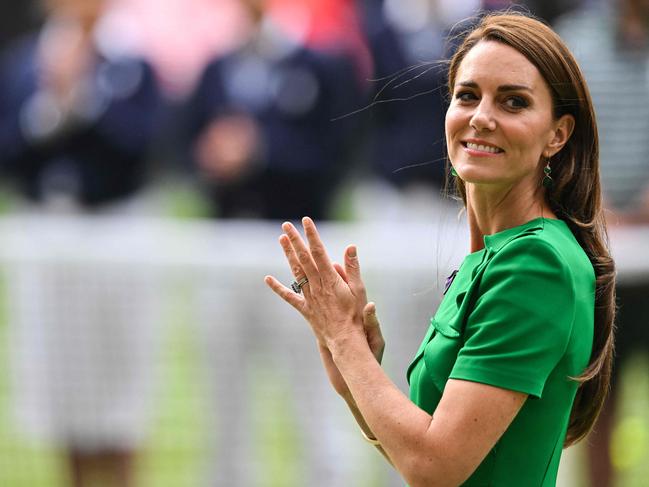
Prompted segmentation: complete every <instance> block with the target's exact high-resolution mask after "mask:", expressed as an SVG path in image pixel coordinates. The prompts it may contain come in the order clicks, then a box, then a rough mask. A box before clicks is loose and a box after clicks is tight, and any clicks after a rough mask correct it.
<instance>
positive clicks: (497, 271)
mask: <svg viewBox="0 0 649 487" xmlns="http://www.w3.org/2000/svg"><path fill="white" fill-rule="evenodd" d="M484 243H485V247H484V249H482V250H479V251H477V252H474V253H471V254H469V255H468V256H467V257H466V258H465V259H464V261H463V262H462V265H461V266H460V268H459V271H458V273H457V275H456V276H455V279H454V281H453V282H452V284H451V285H450V287H449V288H448V290H447V292H446V294H445V296H444V299H443V300H442V303H441V304H440V306H439V309H438V310H437V313H436V314H435V316H434V317H433V318H432V319H431V325H430V328H429V329H428V333H427V334H426V336H425V338H424V340H423V342H422V344H421V346H420V347H419V351H418V352H417V354H416V356H415V358H414V360H413V362H412V364H411V365H410V367H409V368H408V382H409V384H410V398H411V399H412V401H413V402H414V403H415V404H417V405H418V406H419V407H421V408H422V409H424V410H425V411H427V412H429V413H431V414H432V413H433V411H435V408H436V407H437V404H438V403H439V400H440V399H441V397H442V393H443V391H444V386H445V384H446V381H447V380H448V379H449V378H451V379H462V380H468V381H473V382H480V383H484V384H489V385H493V386H497V387H501V388H503V389H509V390H513V391H518V392H523V393H525V394H528V395H529V397H528V399H527V400H526V401H525V404H524V405H523V407H522V409H521V410H520V411H519V413H518V415H517V416H516V418H515V419H514V421H513V422H512V424H511V425H510V426H509V428H508V429H507V431H506V432H505V433H504V434H503V436H502V437H501V438H500V440H499V441H498V442H497V444H496V446H495V447H494V448H493V449H492V450H491V451H490V452H489V454H488V455H487V457H486V458H485V459H484V460H483V462H482V463H481V464H480V465H479V467H478V468H477V470H476V471H475V472H474V473H473V475H471V477H470V478H469V479H468V480H467V481H466V482H465V483H464V484H463V485H464V486H471V487H477V486H481V487H482V486H485V487H486V486H489V487H501V486H502V487H513V486H516V487H527V486H535V487H536V486H543V487H549V486H554V485H555V483H556V477H557V470H558V468H559V459H560V457H561V451H562V446H563V443H564V440H565V436H566V430H567V426H568V419H569V416H570V410H571V408H572V404H573V401H574V397H575V393H576V390H577V383H576V382H575V381H573V380H571V379H570V377H575V376H578V375H579V374H581V373H582V372H583V370H584V369H585V367H586V366H587V364H588V362H589V359H590V354H591V349H592V342H593V323H594V309H595V273H594V271H593V266H592V265H591V263H590V261H589V259H588V257H587V256H586V254H585V252H584V251H583V249H582V248H581V247H580V245H579V244H578V242H577V241H576V239H575V237H574V236H573V234H572V232H571V231H570V229H569V228H568V226H567V225H566V223H565V222H563V221H561V220H554V219H545V218H537V219H535V220H532V221H530V222H528V223H526V224H524V225H521V226H518V227H515V228H510V229H507V230H504V231H502V232H499V233H496V234H493V235H487V236H485V237H484Z"/></svg>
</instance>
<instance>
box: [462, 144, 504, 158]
mask: <svg viewBox="0 0 649 487" xmlns="http://www.w3.org/2000/svg"><path fill="white" fill-rule="evenodd" d="M462 145H463V146H464V147H465V148H466V149H467V152H470V153H472V154H484V155H487V154H500V153H502V152H505V151H504V150H502V149H501V148H500V147H496V146H495V145H487V144H484V143H476V142H468V141H467V142H462Z"/></svg>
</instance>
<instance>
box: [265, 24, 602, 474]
mask: <svg viewBox="0 0 649 487" xmlns="http://www.w3.org/2000/svg"><path fill="white" fill-rule="evenodd" d="M448 83H449V90H450V94H451V102H450V106H449V108H448V112H447V114H446V140H447V148H448V154H449V160H450V163H451V164H452V173H453V174H454V175H456V176H455V177H456V183H457V188H458V190H459V194H460V195H461V197H462V199H463V201H464V204H465V206H466V211H467V216H468V223H469V230H470V236H471V238H470V240H471V241H470V247H471V253H470V254H469V255H468V256H467V257H466V258H465V260H464V262H463V263H462V265H461V267H460V268H459V271H458V272H457V274H456V275H455V278H454V281H453V282H452V283H451V284H450V286H449V287H448V289H447V291H446V294H445V297H444V300H443V301H442V303H441V305H440V307H439V309H438V310H437V313H436V314H435V316H434V318H433V320H432V321H431V327H430V329H429V331H428V333H427V335H426V337H425V339H424V341H423V343H422V345H421V347H420V350H419V352H418V353H417V354H416V357H415V360H414V361H413V363H412V365H411V366H410V369H409V371H408V374H409V381H410V386H411V391H410V399H409V398H407V397H405V396H404V395H403V394H402V393H401V392H400V391H399V390H398V389H397V388H396V387H395V386H394V385H393V384H392V383H391V382H390V380H389V379H388V378H387V377H386V376H385V374H384V373H383V371H382V369H381V367H380V360H381V356H382V352H383V340H382V338H381V333H380V329H379V326H378V322H377V321H376V317H375V307H374V305H373V303H369V304H366V302H365V301H366V298H365V291H364V287H363V283H362V280H361V278H360V273H359V264H358V257H357V253H356V248H355V247H354V246H349V247H348V248H347V249H346V251H345V261H344V262H345V265H344V267H341V266H339V265H337V264H332V263H331V262H330V261H329V258H328V256H327V254H326V251H325V249H324V246H323V244H322V242H321V241H320V239H319V237H318V234H317V231H316V228H315V225H314V224H313V222H312V221H311V220H310V219H309V218H305V219H304V220H303V225H304V230H305V233H306V237H307V241H308V243H305V242H304V241H303V240H302V239H301V237H300V235H299V234H298V232H297V230H296V229H295V227H294V226H292V225H291V224H289V223H285V224H284V225H283V226H282V228H283V230H284V232H285V233H284V235H282V236H281V237H280V243H281V245H282V247H283V249H284V251H285V253H286V256H287V258H288V261H289V263H290V265H291V268H292V271H293V274H294V275H295V278H296V280H297V282H296V283H294V286H293V288H294V290H296V291H303V292H304V295H303V296H302V295H301V294H300V293H298V292H293V291H291V290H290V289H288V288H286V287H285V286H283V285H282V284H280V283H279V282H278V281H277V280H276V279H275V278H273V277H270V276H268V277H266V282H267V284H268V285H269V286H270V287H271V288H272V289H273V290H274V291H275V292H276V293H277V294H279V295H280V296H281V297H282V298H283V299H284V300H285V301H287V302H288V303H289V304H291V305H292V306H294V307H295V308H296V309H297V310H298V311H300V312H301V313H302V314H303V315H304V317H305V318H306V319H307V320H308V321H309V323H310V325H311V327H312V329H313V331H314V333H315V335H316V337H317V339H318V343H319V347H320V353H321V356H322V359H323V362H324V365H325V368H326V370H327V372H328V374H329V378H330V380H331V382H332V384H333V386H334V387H335V389H336V391H337V392H338V393H339V394H340V395H341V396H342V397H343V398H344V399H345V400H346V401H347V403H348V405H349V407H350V409H351V410H352V412H353V414H354V416H355V417H356V419H357V420H358V423H359V425H360V427H361V429H362V431H363V433H364V435H365V436H366V437H367V438H368V439H369V440H370V441H371V442H372V443H373V444H375V445H376V446H377V448H379V449H380V450H381V452H382V453H383V454H384V455H385V456H386V458H387V459H388V460H389V461H390V462H391V463H392V464H393V465H394V467H395V468H396V469H397V470H398V471H399V472H400V474H401V475H402V476H403V477H404V479H405V480H406V481H407V482H408V483H409V484H410V485H411V486H413V487H414V486H438V485H439V486H447V485H448V486H455V485H460V484H462V485H467V486H478V485H480V486H483V485H489V486H513V485H525V486H528V485H529V486H532V485H534V486H551V485H555V482H556V475H557V470H558V466H559V459H560V455H561V449H562V447H563V446H567V445H570V444H572V443H574V442H576V441H578V440H580V439H581V438H583V436H584V435H585V434H586V433H587V432H588V431H589V429H590V428H591V425H592V424H593V421H594V420H595V418H596V416H597V414H598V412H599V410H600V408H601V404H602V401H603V399H604V396H605V392H606V388H607V386H608V380H609V376H610V364H611V356H612V351H613V335H612V331H613V315H614V286H613V284H614V283H613V281H614V266H613V261H612V260H611V258H610V255H609V252H608V249H607V247H606V230H605V224H604V218H603V215H602V208H601V198H600V187H599V173H598V145H597V128H596V124H595V120H594V112H593V108H592V104H591V100H590V96H589V94H588V89H587V87H586V85H585V82H584V79H583V77H582V75H581V73H580V71H579V68H578V66H577V64H576V62H575V61H574V59H573V57H572V55H571V54H570V52H569V51H568V50H567V48H566V47H565V45H564V44H563V42H562V41H561V40H560V39H559V37H558V36H557V35H556V34H555V33H554V32H552V31H551V30H550V29H549V28H548V27H546V26H545V25H544V24H542V23H540V22H538V21H536V20H534V19H531V18H529V17H526V16H523V15H518V14H506V15H503V14H501V15H493V16H488V17H485V18H484V19H483V20H482V21H481V23H480V24H479V25H478V26H477V27H476V28H475V29H474V30H473V31H472V32H471V33H470V34H469V35H468V36H467V37H466V38H465V39H464V41H463V42H462V44H461V45H460V47H459V49H458V50H457V52H456V53H455V55H454V56H453V58H452V59H451V62H450V66H449V77H448Z"/></svg>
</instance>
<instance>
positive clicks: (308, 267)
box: [282, 222, 320, 285]
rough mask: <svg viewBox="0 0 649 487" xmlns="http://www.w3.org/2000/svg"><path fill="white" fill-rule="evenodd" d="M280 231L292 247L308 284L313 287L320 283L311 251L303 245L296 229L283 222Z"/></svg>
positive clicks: (290, 224)
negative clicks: (284, 234) (282, 231)
mask: <svg viewBox="0 0 649 487" xmlns="http://www.w3.org/2000/svg"><path fill="white" fill-rule="evenodd" d="M282 230H284V232H285V233H286V236H287V238H288V239H289V242H290V243H291V246H292V247H293V252H295V256H296V257H297V260H298V262H299V264H300V266H301V267H302V269H303V270H304V273H305V275H306V277H307V278H308V279H309V284H312V285H313V284H316V283H318V282H320V272H319V270H318V267H317V266H316V263H315V261H314V260H313V257H312V256H311V251H310V250H309V248H308V247H307V245H306V243H304V240H302V237H301V236H300V234H299V232H298V231H297V228H295V227H294V226H293V224H292V223H289V222H285V223H283V224H282Z"/></svg>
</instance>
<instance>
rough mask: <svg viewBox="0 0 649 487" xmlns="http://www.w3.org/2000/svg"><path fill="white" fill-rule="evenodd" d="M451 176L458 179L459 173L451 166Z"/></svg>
mask: <svg viewBox="0 0 649 487" xmlns="http://www.w3.org/2000/svg"><path fill="white" fill-rule="evenodd" d="M451 176H454V177H457V172H456V171H455V168H454V167H453V166H451Z"/></svg>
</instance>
